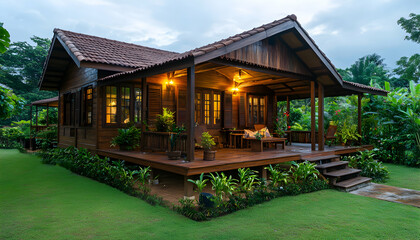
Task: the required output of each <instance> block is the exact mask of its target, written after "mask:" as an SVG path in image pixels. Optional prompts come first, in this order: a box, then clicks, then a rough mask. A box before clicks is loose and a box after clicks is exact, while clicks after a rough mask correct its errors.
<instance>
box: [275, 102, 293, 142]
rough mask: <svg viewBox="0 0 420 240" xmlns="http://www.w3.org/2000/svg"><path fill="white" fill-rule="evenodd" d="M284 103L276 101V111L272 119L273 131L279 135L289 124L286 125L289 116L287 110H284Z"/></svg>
mask: <svg viewBox="0 0 420 240" xmlns="http://www.w3.org/2000/svg"><path fill="white" fill-rule="evenodd" d="M284 108H285V106H284V104H282V103H281V102H277V113H276V116H275V119H274V132H275V133H277V134H278V135H279V136H280V137H282V136H283V135H284V131H285V130H286V129H288V128H290V126H287V118H288V117H289V112H287V111H286V112H285V111H284Z"/></svg>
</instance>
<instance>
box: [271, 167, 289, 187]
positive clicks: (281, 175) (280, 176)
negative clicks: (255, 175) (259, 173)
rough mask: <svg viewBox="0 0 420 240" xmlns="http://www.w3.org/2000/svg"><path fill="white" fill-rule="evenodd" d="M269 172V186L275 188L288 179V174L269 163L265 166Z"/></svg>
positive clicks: (285, 182)
mask: <svg viewBox="0 0 420 240" xmlns="http://www.w3.org/2000/svg"><path fill="white" fill-rule="evenodd" d="M265 169H267V170H268V172H269V174H270V177H269V178H270V181H271V182H270V184H269V185H270V187H272V188H276V187H280V186H281V185H284V184H287V182H288V179H289V174H288V173H287V172H284V171H283V170H280V169H279V168H278V167H273V166H272V165H271V164H270V165H269V166H268V167H265Z"/></svg>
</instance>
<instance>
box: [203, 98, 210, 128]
mask: <svg viewBox="0 0 420 240" xmlns="http://www.w3.org/2000/svg"><path fill="white" fill-rule="evenodd" d="M204 123H205V124H210V94H209V93H205V94H204Z"/></svg>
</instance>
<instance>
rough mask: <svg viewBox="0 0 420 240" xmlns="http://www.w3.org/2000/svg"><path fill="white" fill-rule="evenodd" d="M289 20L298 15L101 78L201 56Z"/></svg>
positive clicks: (110, 77) (106, 78) (293, 19)
mask: <svg viewBox="0 0 420 240" xmlns="http://www.w3.org/2000/svg"><path fill="white" fill-rule="evenodd" d="M288 21H296V16H295V15H294V14H292V15H289V16H287V17H285V18H282V19H280V20H276V21H273V22H271V23H268V24H264V25H262V26H260V27H257V28H253V29H251V30H248V31H245V32H243V33H239V34H236V35H234V36H231V37H228V38H225V39H222V40H220V41H217V42H214V43H211V44H208V45H205V46H202V47H199V48H195V49H193V50H190V51H187V52H184V53H182V54H178V55H175V56H173V57H171V58H168V59H166V60H164V61H161V62H156V63H155V64H151V65H149V66H144V67H141V68H138V69H134V70H130V71H126V72H120V73H116V74H113V75H110V76H107V77H104V78H101V79H99V80H108V79H112V78H116V77H118V76H123V75H128V74H133V73H135V72H139V71H144V70H146V69H149V68H152V67H156V66H160V65H163V64H166V63H169V62H174V61H179V60H182V59H186V58H188V57H197V56H201V55H204V54H206V53H209V52H211V51H214V50H217V49H219V48H222V47H225V46H228V45H230V44H232V43H234V42H237V41H240V40H242V39H245V38H248V37H250V36H253V35H255V34H258V33H260V32H263V31H265V30H267V29H270V28H273V27H275V26H277V25H280V24H283V23H285V22H288Z"/></svg>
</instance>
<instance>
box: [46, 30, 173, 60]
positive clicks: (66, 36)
mask: <svg viewBox="0 0 420 240" xmlns="http://www.w3.org/2000/svg"><path fill="white" fill-rule="evenodd" d="M54 33H55V34H57V36H58V37H60V39H61V40H62V41H63V42H64V43H65V44H66V45H67V47H68V48H69V49H70V51H71V52H72V53H73V54H74V55H75V56H76V57H77V59H78V60H79V61H80V62H82V61H85V62H93V63H104V64H112V65H117V66H122V67H131V68H141V67H145V66H150V65H153V64H156V63H158V62H162V61H165V60H166V59H169V58H172V57H174V56H177V55H179V53H175V52H169V51H164V50H160V49H155V48H149V47H144V46H140V45H136V44H131V43H125V42H120V41H115V40H110V39H106V38H101V37H95V36H90V35H86V34H81V33H75V32H70V31H65V30H61V29H57V28H56V29H54Z"/></svg>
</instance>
